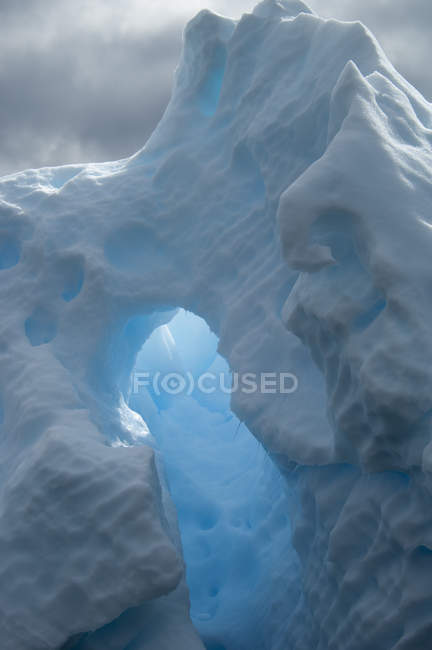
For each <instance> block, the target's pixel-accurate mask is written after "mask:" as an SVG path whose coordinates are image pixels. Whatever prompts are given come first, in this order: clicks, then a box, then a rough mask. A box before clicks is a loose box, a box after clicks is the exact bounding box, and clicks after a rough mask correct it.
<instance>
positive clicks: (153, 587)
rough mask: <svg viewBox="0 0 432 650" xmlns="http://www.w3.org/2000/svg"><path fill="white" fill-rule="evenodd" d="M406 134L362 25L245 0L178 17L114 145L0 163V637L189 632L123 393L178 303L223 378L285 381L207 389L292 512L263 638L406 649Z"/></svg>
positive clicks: (166, 523)
mask: <svg viewBox="0 0 432 650" xmlns="http://www.w3.org/2000/svg"><path fill="white" fill-rule="evenodd" d="M431 127H432V110H431V107H430V105H429V104H428V103H427V102H426V101H425V100H424V99H423V98H422V97H421V96H420V95H419V94H418V93H417V92H416V90H415V89H413V88H412V87H411V86H410V85H409V84H408V83H407V82H406V81H405V80H404V79H402V78H401V77H400V75H399V74H398V73H397V72H396V71H395V70H394V69H393V67H392V66H391V64H390V63H389V62H388V60H387V59H386V57H385V55H384V53H383V52H382V50H381V49H380V47H379V46H378V44H377V43H376V41H375V39H374V38H373V36H372V35H371V34H370V33H369V32H368V31H367V29H366V28H364V27H363V26H362V25H361V24H359V23H341V22H338V21H334V20H323V19H321V18H319V17H318V16H316V15H314V14H313V13H311V12H310V11H309V10H308V9H307V8H306V7H305V6H304V5H303V4H302V3H300V2H291V1H284V0H280V1H279V2H276V1H274V0H266V1H265V2H263V3H260V5H258V7H257V8H256V9H255V10H254V12H253V13H251V14H246V15H245V16H243V17H242V18H241V20H239V21H238V22H235V21H232V20H229V19H226V18H222V17H220V16H216V15H213V14H211V13H210V12H207V11H204V12H201V13H200V14H199V15H198V16H197V17H196V18H195V19H194V20H193V21H192V22H191V23H190V24H189V25H188V27H187V29H186V31H185V43H184V50H183V55H182V59H181V62H180V66H179V69H178V71H177V75H176V81H175V84H174V89H173V95H172V99H171V102H170V104H169V107H168V109H167V111H166V113H165V115H164V118H163V119H162V121H161V123H160V124H159V126H158V128H157V129H156V131H155V133H154V134H153V136H152V137H151V139H150V140H149V142H147V144H146V145H145V147H144V148H143V149H142V150H140V151H139V152H138V153H137V154H136V155H135V156H132V158H130V159H127V160H123V161H119V162H115V163H107V164H103V165H83V166H68V167H61V168H46V169H41V170H28V171H25V172H22V173H20V174H15V175H12V176H7V177H5V178H3V179H1V181H0V292H1V300H2V305H3V311H2V318H1V325H0V360H1V364H0V368H1V371H0V403H1V409H0V411H1V415H2V417H1V436H0V444H1V454H0V481H1V492H0V508H1V509H0V549H1V553H0V585H1V588H0V630H1V637H2V647H3V648H4V649H5V650H46V649H47V648H59V647H62V645H64V644H67V643H70V644H72V643H75V644H76V643H78V642H81V641H80V637H81V635H82V634H85V633H87V632H89V631H91V630H97V629H98V628H99V629H100V632H99V633H98V634H99V639H102V640H100V644H102V647H103V648H110V647H112V648H119V647H126V646H127V645H128V644H130V647H131V648H134V650H136V649H140V648H146V650H148V649H149V648H151V650H153V649H154V650H156V649H157V650H163V649H164V648H168V647H169V648H172V647H173V645H172V643H173V639H176V643H177V645H176V647H179V648H180V647H182V645H181V644H183V647H185V648H188V650H192V649H193V648H197V649H198V648H201V647H202V644H201V642H200V640H199V639H198V637H197V636H196V634H195V632H194V630H193V628H192V626H191V624H190V621H189V620H188V616H187V608H188V602H187V594H186V593H185V588H184V581H183V575H184V568H183V562H182V559H181V550H180V545H179V539H178V533H177V530H176V522H175V515H174V513H173V509H172V504H171V501H170V499H169V496H168V494H167V491H166V488H165V487H164V485H163V476H162V472H161V471H160V469H158V467H159V461H157V462H155V455H154V452H153V450H152V444H153V442H152V439H151V435H150V433H149V431H148V428H147V427H146V425H145V424H144V422H143V420H142V419H141V418H139V417H138V416H137V415H136V414H134V413H133V412H132V411H130V410H129V409H128V408H127V407H126V406H125V400H124V392H125V390H126V387H127V381H128V377H129V375H130V372H131V370H132V368H133V365H134V362H135V356H136V353H137V352H138V350H139V349H140V347H141V345H142V343H143V342H144V340H145V339H146V338H147V337H148V336H149V335H150V334H151V332H152V331H153V330H154V329H155V328H156V327H158V326H159V325H161V324H163V322H166V321H167V320H169V318H170V316H169V313H170V310H172V309H173V308H177V307H183V308H185V309H188V310H190V311H192V312H194V313H195V314H198V315H200V316H202V317H203V318H204V319H205V320H206V321H207V323H208V324H209V325H210V327H211V328H212V329H213V331H214V332H215V333H216V334H217V335H218V337H219V340H220V343H219V350H220V353H221V354H222V355H223V356H224V357H225V358H226V359H227V360H228V362H229V364H230V367H231V369H232V370H233V371H235V372H239V373H244V372H252V373H260V372H267V371H269V370H271V371H272V372H278V371H282V372H287V371H288V372H292V373H295V374H296V375H297V376H298V378H299V389H298V391H297V392H296V393H294V394H292V395H289V396H287V395H269V394H255V395H253V396H251V395H244V394H241V393H237V394H236V395H235V396H234V398H233V400H232V404H231V406H232V409H233V411H234V412H235V413H236V415H237V417H239V419H240V420H242V421H244V422H245V424H246V426H247V427H248V428H249V430H250V431H251V432H252V433H253V434H254V435H255V436H256V437H257V439H258V440H259V441H260V442H261V443H262V444H263V445H264V447H265V448H266V449H267V451H268V453H269V454H270V455H271V456H272V457H273V458H274V459H275V460H276V461H277V463H278V465H279V467H280V468H281V469H282V470H283V471H284V472H285V473H286V475H287V477H288V478H289V480H291V481H293V482H294V483H295V485H296V490H297V495H298V501H299V504H300V505H299V507H298V510H297V513H296V514H295V515H294V517H293V526H294V545H295V548H296V550H297V551H298V553H299V556H300V559H301V564H302V576H301V579H300V580H301V582H300V584H301V588H302V597H301V599H300V600H299V602H298V604H297V605H296V607H295V611H293V612H290V613H291V614H292V617H291V619H290V628H289V630H286V634H285V638H284V639H282V640H281V639H279V640H277V641H276V640H275V641H272V640H269V644H268V648H269V650H278V649H279V648H280V650H282V649H284V650H286V648H287V647H290V646H291V647H295V648H296V649H297V650H301V649H303V648H304V649H305V650H306V649H307V650H311V649H314V648H315V649H317V650H324V649H331V650H342V649H343V650H376V649H377V648H380V650H381V649H383V650H387V649H390V648H394V649H397V650H402V649H403V650H407V649H414V648H415V649H418V648H425V647H428V643H429V641H428V639H429V638H430V635H431V633H432V630H431V621H430V616H429V603H430V601H431V598H432V579H431V578H432V553H431V549H432V528H431V522H430V516H429V512H430V511H431V479H430V472H431V445H430V414H431V412H432V404H431V401H432V397H431V395H430V391H429V383H430V381H429V378H430V368H431V357H432V354H431V339H430V335H429V333H430V309H429V293H430V291H429V280H428V278H429V275H428V268H429V259H430V251H431V245H432V242H431V237H432V234H431V223H432V221H431V213H430V205H431V194H432V185H431V176H430V169H431V162H432V161H431ZM281 251H283V255H284V257H282V253H281ZM164 310H165V315H164ZM156 313H157V316H155V314H156ZM137 440H139V441H140V443H141V444H139V445H137V444H136V442H137ZM145 441H147V444H144V445H143V444H142V443H143V442H145ZM125 445H126V446H125ZM275 570H276V568H275ZM143 603H144V604H143ZM131 608H132V609H131ZM117 617H120V619H119V618H117ZM115 619H117V620H115ZM111 621H114V622H113V623H111V625H110V626H109V630H108V631H107V628H105V627H104V626H105V625H106V624H108V623H110V622H111ZM125 621H126V623H127V624H126V625H125V624H124V622H125ZM119 630H120V631H119ZM125 630H126V632H125ZM116 634H118V635H120V636H117V637H116V636H115V635H116ZM125 634H126V636H125ZM113 639H114V640H113ZM84 642H85V639H84V641H83V643H84ZM110 644H111V645H110ZM133 644H134V645H133ZM278 644H279V645H278ZM65 647H67V646H65ZM265 650H266V649H265Z"/></svg>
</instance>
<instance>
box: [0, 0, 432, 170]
mask: <svg viewBox="0 0 432 650" xmlns="http://www.w3.org/2000/svg"><path fill="white" fill-rule="evenodd" d="M254 4H255V3H254V2H253V0H252V1H251V2H248V1H246V0H230V1H229V0H166V1H165V2H162V1H161V0H121V1H119V0H72V1H70V0H67V1H66V0H0V143H1V146H0V174H4V173H8V172H13V171H17V170H19V169H24V168H27V167H41V166H43V165H52V164H61V163H67V162H85V161H92V160H93V161H102V160H113V159H118V158H122V157H124V156H127V155H130V154H132V153H134V151H136V150H137V149H139V148H140V147H141V146H142V145H143V144H144V142H145V140H146V139H147V137H148V136H149V134H150V133H151V131H152V130H153V128H154V126H155V125H156V123H157V121H158V119H159V118H160V116H161V113H162V111H163V110H164V107H165V105H166V103H167V101H168V98H169V94H170V87H171V81H172V75H173V71H174V68H175V66H176V64H177V61H178V58H179V52H180V47H181V34H182V30H183V28H184V26H185V24H186V22H187V20H188V19H190V18H191V17H192V16H193V15H194V14H195V13H197V11H199V10H200V9H203V8H209V9H212V10H213V11H217V12H218V13H222V14H225V15H229V16H233V17H238V16H239V15H241V13H243V12H245V11H250V10H251V9H252V7H253V5H254ZM309 6H311V7H312V8H313V9H315V11H317V12H318V13H320V14H321V15H323V16H333V17H336V18H340V19H344V20H357V19H360V20H362V21H363V22H364V23H365V24H366V25H368V26H369V27H370V28H371V29H372V31H373V32H374V33H375V35H376V36H377V37H378V39H379V40H380V42H381V44H382V45H383V47H384V49H385V50H386V52H387V54H388V55H389V57H390V59H391V60H392V61H393V63H394V64H395V66H396V67H397V68H398V69H399V70H400V71H401V72H402V73H403V74H404V75H405V76H406V77H407V78H408V80H409V81H411V83H413V84H414V85H415V86H416V87H417V88H418V89H419V90H420V91H421V92H422V93H423V94H424V95H425V96H426V97H427V98H428V99H429V100H432V76H431V74H430V58H431V55H432V46H431V45H430V43H431V37H430V32H431V26H432V0H310V2H309Z"/></svg>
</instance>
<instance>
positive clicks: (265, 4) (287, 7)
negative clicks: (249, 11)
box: [253, 0, 313, 18]
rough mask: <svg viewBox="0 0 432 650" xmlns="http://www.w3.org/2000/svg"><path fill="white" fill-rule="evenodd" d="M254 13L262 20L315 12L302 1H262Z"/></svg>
mask: <svg viewBox="0 0 432 650" xmlns="http://www.w3.org/2000/svg"><path fill="white" fill-rule="evenodd" d="M253 13H254V15H255V16H259V17H260V18H283V17H292V16H297V15H298V14H301V13H306V14H311V13H313V12H312V11H311V9H309V7H308V6H307V5H305V4H304V2H302V1H301V0H262V2H260V3H259V4H258V5H257V6H256V7H255V9H254V11H253Z"/></svg>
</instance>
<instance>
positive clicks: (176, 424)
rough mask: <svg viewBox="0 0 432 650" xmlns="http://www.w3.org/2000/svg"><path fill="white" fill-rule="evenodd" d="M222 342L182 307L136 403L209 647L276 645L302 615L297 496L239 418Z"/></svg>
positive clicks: (162, 336)
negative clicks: (294, 522) (293, 612)
mask: <svg viewBox="0 0 432 650" xmlns="http://www.w3.org/2000/svg"><path fill="white" fill-rule="evenodd" d="M217 343H218V340H217V337H216V336H215V335H214V334H213V333H212V332H211V331H210V329H209V327H208V326H207V324H206V323H205V321H203V320H202V319H201V318H199V317H198V316H195V315H194V314H191V313H188V312H185V311H184V310H179V311H177V313H176V314H175V316H174V317H173V318H172V320H171V321H170V322H168V323H166V324H164V325H162V326H160V327H158V328H156V329H155V330H154V331H153V333H152V334H151V336H150V337H149V338H148V339H147V341H146V342H145V343H144V345H143V346H142V348H141V350H140V352H139V354H138V356H137V359H136V363H135V367H134V371H133V373H132V382H131V391H130V395H129V406H130V408H131V409H133V410H134V411H136V412H138V413H139V414H140V415H141V416H142V417H143V419H144V420H145V422H146V424H147V425H148V427H149V430H150V432H151V434H152V435H153V437H154V439H155V444H156V447H157V448H158V449H159V450H160V452H161V457H162V460H163V466H164V472H165V475H166V479H167V483H168V487H169V491H170V494H171V496H172V499H173V501H174V504H175V506H176V510H177V515H178V520H179V527H180V533H181V539H182V546H183V554H184V558H185V563H186V578H187V583H188V586H189V590H190V599H191V618H192V621H193V623H194V625H195V627H196V629H197V630H198V632H199V634H200V636H201V638H202V640H203V642H204V644H205V647H206V648H207V650H242V649H243V648H244V649H245V650H246V649H247V650H254V649H256V650H258V649H262V648H266V647H277V646H276V645H269V646H268V644H269V642H270V643H272V642H271V638H272V636H273V637H275V636H279V637H280V639H279V640H281V639H282V638H283V635H284V629H285V628H286V627H287V626H288V622H289V617H287V614H286V612H287V604H288V611H289V599H292V602H293V609H294V604H295V602H296V601H297V599H298V596H299V594H298V587H297V585H298V567H297V558H296V555H295V552H294V550H293V548H292V543H291V530H290V505H291V501H292V499H293V495H292V493H291V491H290V488H289V487H288V484H287V482H286V480H285V479H284V478H283V477H282V476H281V474H280V473H279V471H278V469H277V468H276V466H275V465H274V463H273V462H272V461H271V459H270V458H269V456H268V455H267V453H266V451H265V450H264V449H263V447H262V446H261V445H260V443H258V441H257V440H256V439H255V438H254V437H253V436H252V434H251V433H250V432H249V431H248V429H247V428H246V426H245V425H244V424H242V423H241V422H240V421H239V420H238V419H237V418H236V416H235V415H234V414H233V413H232V412H231V409H230V388H231V385H232V378H231V375H230V371H229V367H228V364H227V363H226V361H225V360H224V359H223V358H222V357H221V356H220V355H219V354H218V352H217ZM287 601H288V602H287ZM282 604H283V606H282ZM275 641H276V639H275V638H273V642H275Z"/></svg>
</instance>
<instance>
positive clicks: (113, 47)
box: [0, 0, 183, 173]
mask: <svg viewBox="0 0 432 650" xmlns="http://www.w3.org/2000/svg"><path fill="white" fill-rule="evenodd" d="M26 2H27V4H31V3H30V0H26ZM37 4H40V3H37ZM33 9H35V6H34V5H33ZM36 13H37V12H36ZM17 17H18V14H17V12H13V11H10V12H9V13H8V15H7V16H6V17H5V20H2V21H1V26H2V27H1V28H0V57H1V58H0V143H1V145H0V173H8V172H11V171H16V170H18V169H21V168H26V167H33V166H35V167H36V166H37V167H39V166H41V165H45V164H61V163H66V162H79V161H87V160H108V159H117V158H121V157H124V156H126V155H130V154H132V153H134V151H136V149H138V148H139V147H140V146H142V145H143V144H144V142H145V140H146V139H147V138H148V136H149V135H150V134H151V132H152V130H153V129H154V127H155V125H156V124H157V122H158V120H159V118H160V115H161V112H162V110H163V107H164V106H165V105H166V103H167V101H168V98H169V94H170V89H171V84H172V77H173V71H174V68H175V65H176V62H177V60H178V56H179V52H180V47H181V33H182V27H183V26H182V25H181V24H171V25H167V26H166V27H165V28H164V29H163V31H160V32H159V33H157V34H152V35H150V36H148V35H147V36H143V37H141V36H140V35H136V34H134V35H128V37H127V38H124V37H122V35H121V34H119V33H112V34H109V35H107V34H106V33H103V34H102V33H101V34H98V33H96V34H95V33H92V32H88V31H86V30H84V31H79V30H76V29H74V28H72V29H68V30H66V31H64V32H63V33H59V34H58V36H56V35H55V33H54V37H51V36H50V37H49V38H46V34H45V33H43V29H42V27H45V28H47V19H46V16H44V19H43V21H42V22H43V25H42V26H41V30H42V33H41V40H42V41H46V42H45V43H44V44H42V46H41V45H40V43H39V42H38V41H37V40H33V39H32V40H31V41H30V42H29V41H25V40H24V41H22V42H19V41H18V34H19V33H21V34H22V32H23V29H24V31H25V28H23V25H22V23H21V24H19V25H17V27H16V31H17V39H16V40H14V39H13V37H12V36H13V35H12V33H11V29H12V28H11V23H13V22H14V20H15V18H17ZM2 18H3V8H2V9H0V20H1V19H2ZM6 22H8V30H9V31H8V34H7V38H6V39H1V31H3V29H5V27H4V26H5V23H6ZM35 29H36V28H35ZM50 29H51V27H50ZM47 31H48V29H47ZM2 40H3V43H4V42H5V40H7V42H8V44H9V46H8V47H3V48H2V47H1V43H2ZM11 44H12V45H11Z"/></svg>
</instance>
